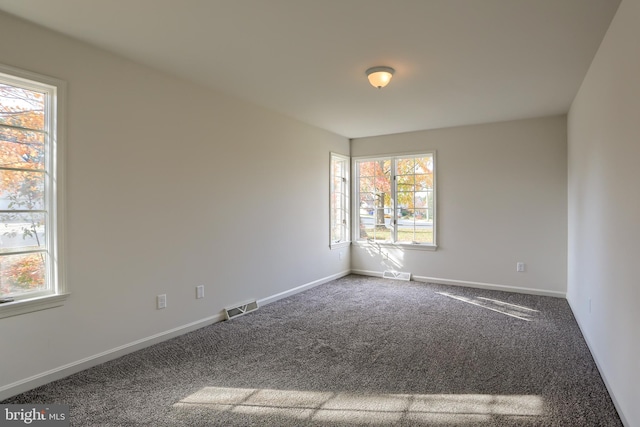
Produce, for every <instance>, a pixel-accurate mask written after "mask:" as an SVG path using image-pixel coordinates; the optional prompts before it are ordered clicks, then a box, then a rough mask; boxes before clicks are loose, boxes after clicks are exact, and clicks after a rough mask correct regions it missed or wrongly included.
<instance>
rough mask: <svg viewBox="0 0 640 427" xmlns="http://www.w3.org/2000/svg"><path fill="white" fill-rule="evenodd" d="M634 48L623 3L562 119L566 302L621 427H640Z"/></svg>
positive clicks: (638, 16)
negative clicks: (566, 186) (623, 424)
mask: <svg viewBox="0 0 640 427" xmlns="http://www.w3.org/2000/svg"><path fill="white" fill-rule="evenodd" d="M638 40H640V2H639V1H637V0H623V2H622V3H621V5H620V8H619V9H618V12H617V14H616V16H615V18H614V19H613V21H612V23H611V26H610V28H609V31H608V32H607V35H606V36H605V38H604V40H603V42H602V44H601V46H600V49H599V50H598V53H597V55H596V57H595V59H594V60H593V63H592V64H591V68H590V69H589V72H588V74H587V76H586V78H585V80H584V82H583V84H582V87H581V88H580V91H579V92H578V95H577V96H576V98H575V100H574V102H573V105H572V106H571V110H570V112H569V118H568V134H569V194H568V200H569V249H568V250H569V258H568V292H567V297H568V300H569V302H570V304H571V307H572V309H573V312H574V313H575V316H576V318H577V320H578V322H579V324H580V326H581V328H582V332H583V334H584V336H585V338H586V339H587V342H588V343H589V344H590V347H591V351H592V353H593V355H594V357H595V359H596V361H597V362H598V365H599V367H600V371H601V373H602V374H603V376H604V379H605V381H606V382H607V384H608V386H609V389H610V391H611V394H612V396H613V398H614V400H615V402H616V403H617V406H618V410H619V412H620V413H621V415H622V416H623V417H624V418H625V420H626V425H628V426H639V425H640V406H639V405H638V403H639V402H640V307H639V304H640V274H639V270H638V254H639V253H640V251H639V250H638V244H639V242H640V226H639V225H638V221H639V220H640V190H639V184H640V178H639V175H638V173H639V167H638V166H639V162H640V55H638ZM589 301H591V309H589Z"/></svg>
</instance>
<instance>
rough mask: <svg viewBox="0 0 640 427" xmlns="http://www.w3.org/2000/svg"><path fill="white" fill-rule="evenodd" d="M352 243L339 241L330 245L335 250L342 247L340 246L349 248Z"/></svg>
mask: <svg viewBox="0 0 640 427" xmlns="http://www.w3.org/2000/svg"><path fill="white" fill-rule="evenodd" d="M350 245H351V242H338V243H331V244H330V245H329V247H330V248H331V250H334V249H340V248H347V247H349V246H350Z"/></svg>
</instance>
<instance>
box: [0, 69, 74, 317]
mask: <svg viewBox="0 0 640 427" xmlns="http://www.w3.org/2000/svg"><path fill="white" fill-rule="evenodd" d="M0 81H1V82H2V83H5V84H8V85H12V86H18V87H22V88H25V89H29V90H34V91H38V92H43V93H45V94H46V98H47V102H46V106H45V123H46V124H45V132H46V137H45V153H46V154H45V157H46V160H45V187H44V192H45V196H44V197H45V210H46V211H47V216H46V217H47V223H46V227H45V230H46V252H47V254H48V256H47V259H48V262H47V266H46V273H45V275H46V280H47V289H46V290H45V291H40V292H33V293H29V294H26V295H23V296H19V295H16V296H15V300H14V301H13V302H6V303H1V304H0V319H1V318H5V317H10V316H16V315H21V314H26V313H30V312H34V311H39V310H45V309H49V308H53V307H59V306H61V305H63V304H64V302H65V300H66V299H67V297H68V295H69V293H68V287H67V283H66V278H65V264H64V240H63V237H64V224H65V212H64V207H65V202H64V182H65V179H64V178H65V177H64V171H65V168H64V159H65V150H64V145H65V105H66V82H64V81H62V80H59V79H56V78H53V77H48V76H44V75H41V74H37V73H33V72H30V71H25V70H21V69H18V68H14V67H10V66H6V65H2V64H0Z"/></svg>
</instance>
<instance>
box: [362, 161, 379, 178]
mask: <svg viewBox="0 0 640 427" xmlns="http://www.w3.org/2000/svg"><path fill="white" fill-rule="evenodd" d="M377 164H378V162H358V163H357V165H358V176H360V177H372V176H375V175H376V165H377Z"/></svg>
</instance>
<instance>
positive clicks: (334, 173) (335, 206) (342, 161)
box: [329, 153, 349, 248]
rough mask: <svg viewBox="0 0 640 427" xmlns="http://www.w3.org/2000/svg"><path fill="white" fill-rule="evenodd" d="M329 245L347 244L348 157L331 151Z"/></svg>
mask: <svg viewBox="0 0 640 427" xmlns="http://www.w3.org/2000/svg"><path fill="white" fill-rule="evenodd" d="M329 194H330V201H329V207H330V211H331V212H330V224H331V241H330V246H331V247H332V248H333V247H336V246H344V245H348V244H349V157H346V156H342V155H340V154H335V153H331V182H330V191H329Z"/></svg>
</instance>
